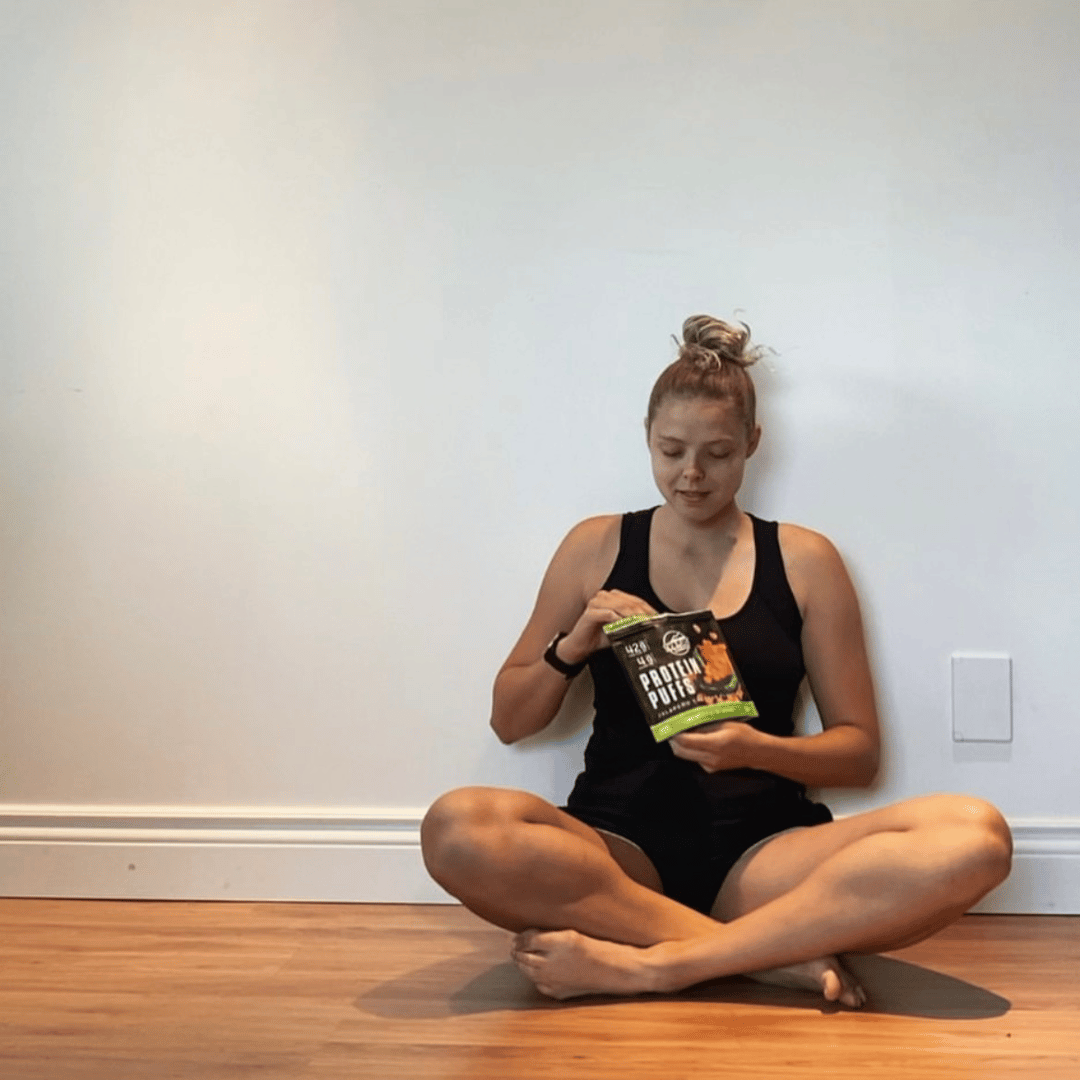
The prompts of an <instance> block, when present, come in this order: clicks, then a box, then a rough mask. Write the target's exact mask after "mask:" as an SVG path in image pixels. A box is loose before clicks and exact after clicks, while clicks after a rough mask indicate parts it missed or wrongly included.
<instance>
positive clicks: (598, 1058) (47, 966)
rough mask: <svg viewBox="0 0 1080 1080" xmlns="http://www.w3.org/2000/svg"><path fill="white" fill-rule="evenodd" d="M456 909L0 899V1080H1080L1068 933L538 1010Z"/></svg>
mask: <svg viewBox="0 0 1080 1080" xmlns="http://www.w3.org/2000/svg"><path fill="white" fill-rule="evenodd" d="M508 941H509V935H507V934H505V933H503V932H502V931H499V930H496V929H494V928H492V927H489V926H486V925H485V924H483V923H482V922H481V921H480V920H478V919H476V918H474V917H473V916H472V915H470V914H469V913H468V912H466V911H464V910H463V909H461V908H458V907H453V906H422V905H420V906H413V905H376V904H370V905H346V904H248V903H169V902H111V901H70V900H0V969H2V970H3V972H4V979H3V982H2V985H0V1077H2V1080H128V1078H129V1077H130V1078H136V1077H137V1078H139V1080H158V1078H162V1080H167V1078H170V1080H171V1078H176V1080H186V1078H188V1077H195V1076H198V1077H199V1078H200V1080H236V1078H237V1077H247V1076H252V1077H261V1078H267V1080H277V1078H279V1077H280V1078H282V1080H285V1078H288V1080H305V1078H312V1080H334V1078H338V1077H340V1078H345V1077H348V1078H349V1080H366V1078H369V1077H370V1078H377V1080H388V1078H392V1077H408V1078H416V1080H431V1078H450V1077H454V1078H458V1077H460V1078H462V1080H465V1078H468V1080H486V1078H488V1077H490V1078H492V1080H494V1078H498V1080H534V1078H535V1080H541V1078H547V1077H552V1078H555V1077H558V1078H559V1080H565V1078H567V1077H572V1078H574V1080H636V1078H638V1077H641V1078H645V1077H649V1078H650V1080H651V1078H655V1077H661V1076H662V1077H665V1078H671V1080H675V1078H681V1077H687V1078H689V1077H694V1078H695V1080H696V1078H697V1077H708V1076H724V1077H725V1078H734V1080H744V1078H746V1080H749V1078H755V1080H760V1078H767V1077H768V1078H772V1077H777V1076H780V1075H787V1074H788V1073H789V1072H790V1073H796V1072H797V1073H799V1074H802V1075H803V1076H807V1077H816V1076H822V1077H824V1076H833V1075H836V1074H838V1073H839V1074H843V1073H845V1072H848V1071H850V1072H852V1073H854V1074H856V1075H859V1076H860V1077H865V1078H867V1080H878V1078H880V1080H910V1078H915V1077H918V1078H936V1077H942V1078H944V1077H949V1078H956V1077H962V1078H966V1077H971V1078H972V1080H999V1078H1000V1080H1006V1078H1008V1080H1012V1078H1021V1077H1023V1078H1024V1080H1030V1078H1032V1077H1039V1078H1040V1080H1077V1078H1078V1077H1080V918H1077V917H1062V916H1000V915H969V916H967V917H965V918H964V919H962V920H960V922H958V923H957V924H956V925H955V926H953V927H950V928H949V929H948V930H946V931H943V932H942V933H941V934H938V935H937V936H936V937H934V938H932V939H930V940H929V941H927V942H923V943H921V944H920V945H917V946H915V947H913V948H911V949H907V950H904V951H903V952H900V953H894V954H891V955H890V956H884V957H855V958H852V959H851V963H852V966H853V967H855V968H856V969H857V970H858V973H859V974H860V976H861V977H862V979H863V980H864V982H865V984H866V986H867V988H868V990H869V992H870V999H871V1000H870V1003H869V1005H868V1007H867V1008H866V1009H865V1010H862V1011H858V1012H856V1011H849V1010H846V1009H837V1008H835V1007H832V1006H827V1005H825V1004H824V1003H823V1002H821V1001H820V1000H819V999H817V998H815V997H814V996H813V995H810V994H803V993H800V992H797V991H787V990H782V989H780V988H771V987H769V988H766V987H761V986H758V985H757V984H754V983H751V982H749V981H748V980H743V979H725V980H718V981H716V982H713V983H709V984H705V985H703V986H700V987H695V988H693V989H692V990H689V991H686V992H684V993H682V994H678V995H674V996H671V997H667V998H660V997H654V998H648V999H635V1000H618V999H607V998H593V999H587V1000H581V1001H574V1002H564V1003H557V1002H552V1001H549V1000H547V999H545V998H543V997H541V996H540V995H539V994H537V992H536V991H535V990H534V989H533V988H532V987H531V986H530V985H529V984H528V983H527V981H526V980H524V979H523V978H522V977H521V976H520V975H519V974H518V972H517V971H516V969H515V968H514V967H513V965H511V964H510V963H508V961H507V959H506V950H507V945H508Z"/></svg>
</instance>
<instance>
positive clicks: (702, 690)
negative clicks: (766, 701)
mask: <svg viewBox="0 0 1080 1080" xmlns="http://www.w3.org/2000/svg"><path fill="white" fill-rule="evenodd" d="M604 633H605V634H606V635H607V637H608V640H609V641H610V642H611V647H612V649H613V650H614V652H615V655H616V657H618V660H619V663H620V664H621V665H622V668H623V670H624V671H625V672H626V674H627V675H628V676H629V678H630V682H631V683H632V684H633V687H634V692H635V693H636V694H637V699H638V701H639V703H640V704H641V708H642V709H643V710H644V712H645V717H646V719H647V720H648V721H649V728H650V730H651V731H652V734H653V738H654V739H655V740H656V741H657V742H663V741H664V740H665V739H670V738H671V736H672V735H678V734H679V732H680V731H688V730H689V729H690V728H695V727H700V726H701V725H702V724H715V723H717V722H719V721H721V720H744V719H748V718H750V717H754V716H757V715H758V711H757V706H755V705H754V703H753V702H752V701H751V700H750V696H749V695H748V694H747V692H746V687H745V686H744V684H743V681H742V679H741V678H740V677H739V673H738V671H737V670H736V669H735V661H734V660H733V659H732V658H731V653H730V652H729V651H728V647H727V643H726V642H725V641H724V635H723V634H722V633H721V631H720V626H719V624H718V623H717V621H716V617H715V616H714V615H713V613H712V612H711V611H708V610H705V611H687V612H683V613H681V614H664V615H630V616H628V617H627V618H625V619H619V620H618V621H617V622H613V623H608V624H607V625H606V626H605V627H604Z"/></svg>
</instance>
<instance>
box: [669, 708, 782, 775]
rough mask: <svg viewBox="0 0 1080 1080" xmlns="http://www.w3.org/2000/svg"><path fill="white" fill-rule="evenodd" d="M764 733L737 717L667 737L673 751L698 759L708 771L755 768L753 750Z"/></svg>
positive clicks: (688, 758)
mask: <svg viewBox="0 0 1080 1080" xmlns="http://www.w3.org/2000/svg"><path fill="white" fill-rule="evenodd" d="M760 738H762V734H761V732H760V731H758V730H757V728H752V727H751V726H750V725H749V724H746V723H743V722H741V721H738V720H725V721H724V722H723V723H722V724H720V725H719V726H717V727H715V728H710V729H709V730H707V731H700V730H698V731H684V732H683V733H682V734H681V735H676V736H674V738H671V739H669V740H668V743H669V745H670V746H671V752H672V753H673V754H674V755H675V756H676V757H681V758H685V759H686V760H687V761H696V762H697V763H698V764H699V765H700V766H701V767H702V768H703V769H704V770H705V771H706V772H708V773H714V772H720V770H721V769H746V768H753V764H754V763H753V756H754V754H753V751H754V746H755V745H756V743H757V740H759V739H760Z"/></svg>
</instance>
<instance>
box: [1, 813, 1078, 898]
mask: <svg viewBox="0 0 1080 1080" xmlns="http://www.w3.org/2000/svg"><path fill="white" fill-rule="evenodd" d="M422 817H423V810H422V809H418V808H411V807H409V808H394V809H380V808H371V807H364V808H358V809H349V810H330V811H327V810H320V809H296V808H287V809H286V808H269V809H250V810H248V809H234V808H221V807H160V806H158V807H153V806H148V807H142V806H140V807H121V806H42V805H27V806H15V805H7V806H0V895H3V896H9V897H14V896H26V897H29V896H36V897H68V898H94V899H131V900H135V899H138V900H284V901H289V900H306V901H327V902H361V903H414V904H415V903H429V904H440V903H453V900H452V898H451V897H449V896H448V895H447V894H446V893H445V892H444V891H443V890H442V889H441V888H439V886H438V885H436V884H435V883H434V882H433V881H432V880H431V878H430V877H428V874H427V872H426V871H425V869H424V865H423V862H422V861H421V858H420V820H421V818H422ZM1010 824H1011V826H1012V829H1013V836H1014V840H1015V845H1016V846H1015V854H1014V859H1013V871H1012V874H1011V875H1010V877H1009V879H1008V881H1006V882H1005V883H1004V884H1003V885H1001V886H1000V887H999V888H997V889H995V890H994V892H992V893H991V894H990V895H989V896H987V897H986V898H985V899H984V900H983V901H982V902H981V903H979V904H978V905H977V906H976V908H975V909H974V910H975V911H980V912H993V913H997V914H1052V915H1080V820H1072V819H1061V818H1055V819H1022V820H1015V821H1012V822H1010Z"/></svg>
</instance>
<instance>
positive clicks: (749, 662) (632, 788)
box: [567, 507, 806, 820]
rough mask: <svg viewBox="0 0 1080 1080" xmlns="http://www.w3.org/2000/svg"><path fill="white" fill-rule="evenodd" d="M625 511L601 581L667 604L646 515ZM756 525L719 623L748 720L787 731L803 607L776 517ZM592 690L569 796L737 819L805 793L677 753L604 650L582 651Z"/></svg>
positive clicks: (659, 605) (664, 814) (798, 673)
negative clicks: (733, 603) (743, 592)
mask: <svg viewBox="0 0 1080 1080" xmlns="http://www.w3.org/2000/svg"><path fill="white" fill-rule="evenodd" d="M655 512H656V507H653V508H652V509H650V510H639V511H636V512H634V513H630V514H625V515H624V516H623V519H622V529H621V535H620V543H619V554H618V558H617V559H616V560H615V565H614V567H612V570H611V573H610V574H609V575H608V578H607V581H605V582H604V585H603V588H605V589H619V590H621V591H623V592H628V593H631V594H632V595H634V596H639V597H641V598H642V599H643V600H647V601H648V602H649V603H650V604H651V605H652V606H653V607H654V608H655V609H656V610H657V611H670V610H671V609H670V608H668V607H667V606H666V605H665V604H664V602H663V600H661V599H660V597H658V596H657V595H656V593H655V592H653V588H652V584H651V582H650V580H649V536H650V530H651V526H652V518H653V514H654V513H655ZM750 520H751V522H752V524H753V529H754V556H755V558H754V578H753V583H752V585H751V588H750V595H749V597H748V598H747V600H746V603H745V604H744V605H743V606H742V608H741V609H740V610H739V611H738V612H736V613H735V614H734V615H732V616H731V617H730V618H728V619H721V620H719V622H720V627H721V629H722V630H723V633H724V636H725V638H726V639H727V643H728V647H729V648H730V649H731V653H732V655H733V656H734V658H735V663H736V665H737V667H738V669H739V672H740V673H741V675H742V677H743V681H744V682H745V683H746V686H747V689H748V690H749V692H750V696H751V697H752V698H753V700H754V703H755V704H756V705H757V708H758V712H759V714H760V715H759V716H758V717H757V719H755V720H752V721H750V722H751V723H752V724H753V725H754V727H756V728H759V729H760V730H761V731H765V732H768V733H769V734H771V735H780V736H786V735H793V734H794V730H795V725H794V710H795V699H796V696H797V694H798V692H799V687H800V686H801V684H802V680H803V676H804V675H805V673H806V669H805V666H804V664H803V653H802V644H801V630H802V616H801V614H800V613H799V608H798V604H797V603H796V601H795V597H794V595H793V594H792V591H791V586H790V585H789V584H788V579H787V575H786V573H785V572H784V563H783V559H782V556H781V553H780V543H779V540H778V537H777V524H776V522H775V521H761V520H759V519H758V518H755V517H753V516H752V515H750ZM589 669H590V671H591V673H592V677H593V683H594V686H595V689H596V694H595V698H594V704H595V707H596V716H595V719H594V721H593V733H592V737H591V738H590V739H589V743H588V746H587V747H586V749H585V770H584V772H582V773H581V774H580V775H579V776H578V778H577V781H576V783H575V784H574V790H573V791H572V792H571V794H570V798H569V799H568V800H567V805H568V806H571V807H574V806H580V807H584V806H589V805H592V806H597V805H617V806H619V807H620V808H621V809H623V810H628V811H630V812H632V813H640V814H643V815H647V816H648V817H649V818H650V819H653V820H656V819H657V817H661V818H663V819H670V818H671V815H672V814H676V815H682V814H690V815H693V816H695V817H697V816H698V815H701V814H703V813H704V814H706V815H707V816H708V817H709V818H710V819H712V820H717V819H723V820H738V819H741V818H743V817H745V816H746V815H747V814H748V813H753V812H755V811H757V810H765V809H767V808H770V809H776V808H777V807H778V806H779V805H781V804H787V803H789V802H790V801H793V800H794V801H797V800H800V799H802V798H804V797H805V788H804V787H803V785H802V784H798V783H796V782H795V781H793V780H788V779H786V778H784V777H780V776H776V775H775V774H773V773H768V772H763V771H760V770H758V769H730V770H725V771H721V772H716V773H706V772H705V771H704V770H703V769H702V768H701V766H700V765H698V764H696V763H695V762H689V761H684V760H683V759H682V758H677V757H675V755H674V754H673V753H672V751H671V747H670V746H668V745H667V743H659V744H658V743H656V742H654V741H653V737H652V734H651V732H650V731H649V726H648V723H647V722H646V719H645V716H644V714H643V713H642V711H641V708H640V706H639V705H638V703H637V700H636V699H635V697H634V692H633V690H632V688H631V686H630V681H629V679H628V678H627V676H626V674H625V673H624V672H623V670H622V669H621V668H620V667H619V665H618V662H617V661H616V659H615V656H614V654H613V653H612V651H611V650H610V649H600V650H599V651H597V652H595V653H594V654H593V655H592V656H591V657H590V658H589Z"/></svg>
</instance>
